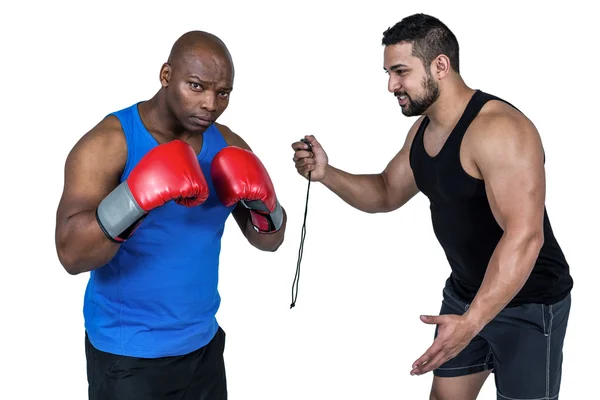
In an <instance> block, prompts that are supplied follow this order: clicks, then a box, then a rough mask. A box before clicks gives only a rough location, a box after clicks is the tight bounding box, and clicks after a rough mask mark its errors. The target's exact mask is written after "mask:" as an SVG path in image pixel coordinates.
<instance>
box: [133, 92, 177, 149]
mask: <svg viewBox="0 0 600 400" xmlns="http://www.w3.org/2000/svg"><path fill="white" fill-rule="evenodd" d="M139 107H140V117H141V118H142V121H143V122H144V124H145V125H146V129H148V131H149V132H151V133H153V134H155V135H158V136H160V137H161V138H164V139H166V140H168V141H169V140H173V139H182V138H183V137H184V136H187V134H186V131H185V130H184V129H183V127H181V126H180V125H179V124H178V123H177V119H176V118H175V116H174V115H173V114H172V113H171V111H170V110H169V107H167V102H166V99H165V98H164V92H163V91H162V90H159V91H158V92H157V93H156V94H155V95H154V96H153V97H152V98H150V100H148V101H145V102H143V103H142V104H140V106H139Z"/></svg>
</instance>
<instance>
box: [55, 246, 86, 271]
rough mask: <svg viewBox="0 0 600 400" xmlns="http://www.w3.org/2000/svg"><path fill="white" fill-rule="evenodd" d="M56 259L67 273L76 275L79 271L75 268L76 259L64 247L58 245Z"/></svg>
mask: <svg viewBox="0 0 600 400" xmlns="http://www.w3.org/2000/svg"><path fill="white" fill-rule="evenodd" d="M57 253H58V261H59V262H60V264H61V265H62V266H63V268H64V269H65V271H67V273H68V274H69V275H78V274H79V273H80V272H81V271H79V270H78V269H77V261H76V260H75V258H74V257H72V256H71V254H69V252H68V251H67V250H65V249H64V248H61V247H58V248H57Z"/></svg>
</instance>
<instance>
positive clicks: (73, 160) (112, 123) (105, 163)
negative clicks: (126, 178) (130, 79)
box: [55, 117, 127, 275]
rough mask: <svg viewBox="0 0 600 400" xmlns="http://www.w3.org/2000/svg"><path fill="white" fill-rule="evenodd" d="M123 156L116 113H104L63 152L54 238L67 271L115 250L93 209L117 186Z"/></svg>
mask: <svg viewBox="0 0 600 400" xmlns="http://www.w3.org/2000/svg"><path fill="white" fill-rule="evenodd" d="M126 160H127V146H126V143H125V138H124V136H123V133H122V131H121V126H120V124H119V122H118V120H117V119H116V117H107V118H106V119H104V120H103V121H102V122H100V123H99V124H98V125H97V126H96V127H94V128H93V129H92V130H91V131H89V132H88V133H86V134H85V135H84V136H83V137H82V138H81V139H80V140H79V142H77V144H76V145H75V146H74V147H73V149H72V150H71V152H70V153H69V155H68V156H67V160H66V163H65V175H64V188H63V193H62V197H61V199H60V202H59V205H58V210H57V213H56V230H55V242H56V250H57V253H58V258H59V260H60V263H61V264H62V265H63V267H64V268H65V270H66V271H67V272H68V273H70V274H72V275H76V274H79V273H82V272H88V271H91V270H93V269H96V268H99V267H101V266H102V265H104V264H106V263H107V262H108V261H110V259H111V258H112V257H113V256H114V255H115V253H116V252H117V250H118V249H119V245H118V244H116V243H114V242H112V241H110V240H109V239H108V238H107V237H106V235H105V234H104V233H103V232H102V229H101V228H100V226H99V225H98V222H97V221H96V216H95V212H96V208H97V207H98V204H100V201H102V199H103V198H104V197H105V196H106V195H108V194H109V193H110V191H111V190H113V189H114V188H115V187H116V186H117V185H118V184H119V176H120V174H121V173H122V171H123V168H124V166H125V162H126Z"/></svg>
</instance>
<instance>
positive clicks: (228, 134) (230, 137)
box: [215, 122, 252, 151]
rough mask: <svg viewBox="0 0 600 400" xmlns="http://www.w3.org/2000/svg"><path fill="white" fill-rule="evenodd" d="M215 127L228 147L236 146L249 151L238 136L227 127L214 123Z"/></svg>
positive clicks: (248, 147) (247, 146)
mask: <svg viewBox="0 0 600 400" xmlns="http://www.w3.org/2000/svg"><path fill="white" fill-rule="evenodd" d="M215 127H216V128H217V129H218V130H219V132H221V135H223V138H224V139H225V142H226V143H227V145H228V146H237V147H241V148H243V149H246V150H250V151H252V150H251V149H250V146H249V145H248V143H246V141H245V140H244V139H242V137H241V136H240V135H238V134H237V133H235V132H233V131H232V130H231V129H230V128H229V127H228V126H227V125H224V124H220V123H217V122H215Z"/></svg>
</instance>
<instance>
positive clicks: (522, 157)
mask: <svg viewBox="0 0 600 400" xmlns="http://www.w3.org/2000/svg"><path fill="white" fill-rule="evenodd" d="M487 126H488V128H486V130H487V132H486V138H485V139H484V140H477V141H474V142H475V147H474V148H475V152H474V154H475V155H474V159H475V163H476V165H477V167H478V169H479V171H480V173H481V176H482V177H483V179H484V181H485V184H486V191H487V194H488V199H489V203H490V206H491V209H492V212H493V214H494V217H495V218H496V220H497V221H498V224H499V225H500V226H501V228H502V229H503V231H504V234H503V236H502V238H501V240H500V241H499V243H498V245H497V247H496V249H495V251H494V253H493V255H492V257H491V259H490V262H489V265H488V268H487V272H486V274H485V278H484V280H483V283H482V286H481V288H480V289H479V292H478V293H477V296H476V297H475V299H474V301H473V303H472V304H471V306H470V308H469V310H468V311H467V313H466V314H465V316H466V317H467V319H469V320H470V321H471V322H473V323H474V324H475V326H477V327H478V329H482V328H483V327H484V326H485V325H486V324H487V323H488V322H489V321H490V320H491V319H493V318H494V317H495V316H496V315H497V314H498V313H499V312H500V311H501V310H502V309H503V308H504V307H505V306H506V305H507V304H508V303H509V302H510V301H511V300H512V299H513V297H514V296H515V295H516V294H517V293H518V292H519V291H520V290H521V288H522V287H523V285H524V284H525V282H526V281H527V279H528V277H529V275H530V273H531V271H532V269H533V266H534V263H535V261H536V259H537V257H538V255H539V251H540V248H541V246H542V244H543V241H544V237H543V232H544V230H543V220H544V202H545V190H546V189H545V172H544V155H543V149H542V144H541V139H540V137H539V134H538V132H537V130H536V128H535V127H534V126H533V124H532V123H531V122H530V121H529V120H527V119H526V118H525V117H524V116H521V115H520V114H519V115H514V114H509V115H506V114H505V115H504V116H498V117H495V120H493V121H490V122H489V123H488V124H487Z"/></svg>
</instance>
